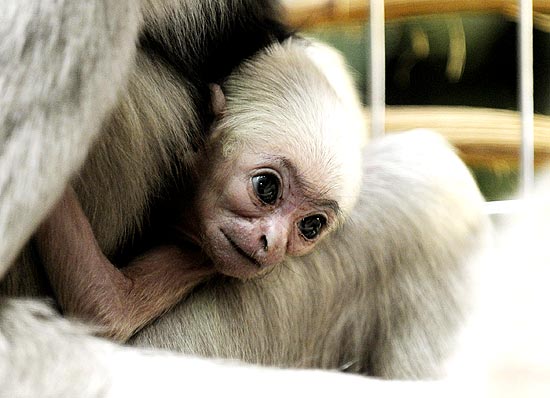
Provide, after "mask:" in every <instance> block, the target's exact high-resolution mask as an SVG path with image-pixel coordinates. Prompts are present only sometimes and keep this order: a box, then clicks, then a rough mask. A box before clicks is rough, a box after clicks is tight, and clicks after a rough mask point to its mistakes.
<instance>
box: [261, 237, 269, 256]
mask: <svg viewBox="0 0 550 398" xmlns="http://www.w3.org/2000/svg"><path fill="white" fill-rule="evenodd" d="M260 240H261V242H262V245H263V249H264V251H265V252H267V251H269V242H268V241H267V236H265V235H262V237H261V238H260Z"/></svg>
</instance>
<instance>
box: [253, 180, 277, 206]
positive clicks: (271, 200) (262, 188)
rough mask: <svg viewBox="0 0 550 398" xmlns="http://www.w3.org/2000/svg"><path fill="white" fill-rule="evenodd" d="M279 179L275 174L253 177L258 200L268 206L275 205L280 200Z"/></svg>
mask: <svg viewBox="0 0 550 398" xmlns="http://www.w3.org/2000/svg"><path fill="white" fill-rule="evenodd" d="M280 185H281V184H280V182H279V178H278V177H277V176H276V175H275V174H271V173H265V174H259V175H257V176H254V177H252V186H253V187H254V192H255V193H256V196H257V197H258V199H260V200H261V201H262V203H264V204H266V205H272V204H275V202H276V201H277V199H278V198H279V191H280V189H279V187H280Z"/></svg>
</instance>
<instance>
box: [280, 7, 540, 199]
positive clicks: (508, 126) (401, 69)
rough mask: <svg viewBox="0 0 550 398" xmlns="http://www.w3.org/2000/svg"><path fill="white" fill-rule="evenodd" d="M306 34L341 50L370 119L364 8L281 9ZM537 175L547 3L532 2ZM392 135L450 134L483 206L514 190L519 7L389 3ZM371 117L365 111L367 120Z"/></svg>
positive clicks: (388, 95)
mask: <svg viewBox="0 0 550 398" xmlns="http://www.w3.org/2000/svg"><path fill="white" fill-rule="evenodd" d="M283 3H284V5H285V7H286V9H287V15H288V19H289V21H290V22H291V24H292V25H293V26H294V27H296V28H297V29H299V30H300V31H301V32H304V34H306V35H309V36H312V37H315V38H317V39H320V40H322V41H325V42H328V43H329V44H331V45H333V46H334V47H336V48H338V49H339V50H340V51H341V52H342V53H343V54H344V55H345V56H346V58H347V60H348V63H349V64H350V65H351V67H352V69H353V71H354V74H355V78H356V81H357V86H358V88H359V90H360V93H361V95H362V99H363V101H364V103H365V105H366V109H367V110H368V105H369V104H368V96H367V85H368V83H367V82H368V81H369V62H370V45H369V23H368V19H369V7H368V3H369V2H368V0H284V1H283ZM533 6H534V37H533V56H534V104H535V105H534V106H535V113H536V116H535V120H534V124H535V168H536V169H538V168H540V167H541V165H542V164H543V163H548V161H550V0H534V1H533ZM385 18H386V25H385V39H386V40H385V50H386V59H385V65H386V81H385V87H386V104H387V109H386V121H385V128H386V131H387V132H392V131H402V130H407V129H411V128H415V127H422V128H433V129H435V130H437V131H439V132H440V133H442V134H443V135H445V136H446V137H447V138H448V139H449V140H450V141H451V142H452V143H453V144H454V145H455V146H456V148H457V149H458V151H459V153H460V156H461V157H462V158H463V160H464V161H465V162H466V164H467V165H468V166H469V167H470V169H471V170H472V172H473V174H474V175H475V177H476V179H477V180H478V183H479V186H480V188H481V190H482V192H483V194H484V195H485V198H486V199H487V200H498V199H504V198H508V197H509V196H510V195H511V194H513V193H514V192H515V191H516V188H517V183H518V165H519V147H520V118H519V113H518V112H517V110H518V79H517V72H518V66H517V65H518V56H517V49H518V45H517V43H518V39H517V35H516V32H517V27H518V23H517V21H518V7H517V1H516V0H483V1H481V0H438V1H437V0H386V1H385ZM366 114H367V115H368V111H367V112H366Z"/></svg>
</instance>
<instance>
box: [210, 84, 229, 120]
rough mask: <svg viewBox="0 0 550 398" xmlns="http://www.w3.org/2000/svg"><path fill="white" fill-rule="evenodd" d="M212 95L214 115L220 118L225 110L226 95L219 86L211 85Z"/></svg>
mask: <svg viewBox="0 0 550 398" xmlns="http://www.w3.org/2000/svg"><path fill="white" fill-rule="evenodd" d="M209 87H210V95H211V101H212V111H213V112H214V115H216V116H219V115H220V114H221V113H222V112H223V110H224V109H225V95H224V94H223V91H222V88H221V87H220V85H219V84H215V83H213V84H210V86H209Z"/></svg>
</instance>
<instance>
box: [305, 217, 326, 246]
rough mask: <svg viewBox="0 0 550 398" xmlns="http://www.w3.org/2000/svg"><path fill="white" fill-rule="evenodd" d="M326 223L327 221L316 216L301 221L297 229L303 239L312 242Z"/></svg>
mask: <svg viewBox="0 0 550 398" xmlns="http://www.w3.org/2000/svg"><path fill="white" fill-rule="evenodd" d="M326 223H327V219H326V218H325V217H323V216H321V215H318V214H316V215H314V216H309V217H306V218H304V219H302V221H300V224H299V225H298V228H300V232H301V234H302V235H303V236H304V238H306V239H308V240H312V239H315V238H316V237H317V236H318V235H319V232H321V229H322V228H323V226H324V225H325V224H326Z"/></svg>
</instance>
